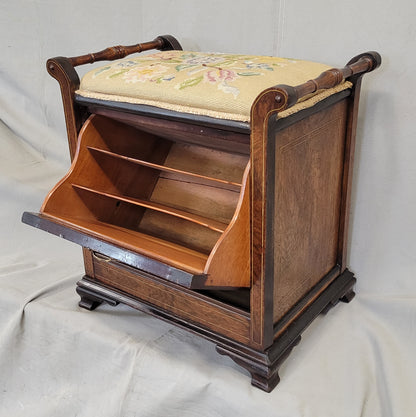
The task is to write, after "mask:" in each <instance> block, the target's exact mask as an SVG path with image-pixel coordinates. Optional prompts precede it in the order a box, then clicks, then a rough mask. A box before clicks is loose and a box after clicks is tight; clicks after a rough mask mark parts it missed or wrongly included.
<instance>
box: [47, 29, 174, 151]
mask: <svg viewBox="0 0 416 417" xmlns="http://www.w3.org/2000/svg"><path fill="white" fill-rule="evenodd" d="M151 49H157V50H159V51H166V50H171V49H177V50H182V47H181V45H180V43H179V42H178V41H177V40H176V39H175V38H174V37H173V36H171V35H163V36H158V37H157V38H156V39H154V40H153V41H150V42H144V43H138V44H137V45H131V46H121V45H120V46H113V47H110V48H106V49H104V50H102V51H100V52H94V53H90V54H86V55H81V56H76V57H72V58H67V57H62V56H60V57H55V58H51V59H48V61H47V62H46V68H47V70H48V73H49V74H50V75H51V76H52V77H53V78H55V79H56V80H57V81H58V83H59V86H60V88H61V95H62V102H63V105H64V112H65V123H66V130H67V133H68V143H69V151H70V155H71V159H72V158H73V157H74V155H75V150H76V145H77V137H78V132H79V130H80V128H81V126H82V123H83V122H84V121H85V118H86V114H85V109H83V108H81V107H80V106H78V105H77V104H76V103H75V101H74V95H75V91H76V90H77V89H78V88H79V84H80V80H79V77H78V74H77V72H76V71H75V68H74V67H76V66H79V65H84V64H92V63H93V62H97V61H106V60H107V61H113V60H115V59H120V58H124V57H125V56H127V55H130V54H133V53H136V52H143V51H149V50H151Z"/></svg>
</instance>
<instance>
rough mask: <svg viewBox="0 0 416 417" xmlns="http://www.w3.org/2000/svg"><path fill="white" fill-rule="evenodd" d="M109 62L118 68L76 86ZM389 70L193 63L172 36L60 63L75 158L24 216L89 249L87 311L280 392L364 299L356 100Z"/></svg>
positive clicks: (56, 62) (83, 290) (51, 67)
mask: <svg viewBox="0 0 416 417" xmlns="http://www.w3.org/2000/svg"><path fill="white" fill-rule="evenodd" d="M151 49H156V50H158V51H156V52H155V51H154V52H153V53H147V54H142V55H136V56H134V57H129V58H125V57H126V56H127V55H130V54H132V53H137V52H142V51H148V50H151ZM102 60H107V61H113V60H117V61H115V62H108V63H106V65H105V66H102V67H94V69H93V70H92V71H90V72H88V73H87V74H86V75H85V76H84V77H83V78H82V81H80V79H79V77H78V74H77V72H76V71H75V70H74V67H76V66H78V65H82V64H86V63H93V62H95V61H102ZM380 62H381V59H380V56H379V55H378V54H377V53H376V52H367V53H363V54H360V55H358V56H356V57H355V58H353V59H352V60H351V61H350V62H349V63H348V64H347V65H346V66H345V67H344V68H342V69H334V68H331V67H328V66H327V65H323V64H318V63H314V62H308V61H303V60H298V59H283V58H276V57H266V56H252V55H236V54H220V53H201V52H185V51H183V50H182V48H181V46H180V44H179V43H178V41H177V40H176V39H175V38H173V37H172V36H169V35H166V36H159V37H158V38H156V39H155V40H153V41H151V42H146V43H142V44H138V45H133V46H116V47H111V48H107V49H105V50H103V51H101V52H98V53H92V54H87V55H83V56H78V57H74V58H64V57H58V58H53V59H50V60H49V61H48V62H47V69H48V71H49V73H50V74H51V75H52V77H54V78H56V79H57V80H58V82H59V84H60V88H61V93H62V99H63V105H64V112H65V120H66V127H67V132H68V140H69V149H70V154H71V158H72V161H73V162H72V165H71V167H70V169H69V172H68V174H67V175H65V177H64V178H63V179H62V180H61V181H59V182H58V184H57V185H56V186H55V187H54V188H53V189H52V191H51V192H50V193H49V194H48V196H47V197H46V200H45V201H44V203H43V205H42V208H41V209H40V213H30V212H25V213H24V214H23V219H22V220H23V222H24V223H27V224H29V225H32V226H34V227H37V228H39V229H43V230H45V231H47V232H50V233H53V234H55V235H58V236H60V237H63V238H64V239H67V240H70V241H72V242H75V243H78V244H79V245H81V246H82V247H83V255H84V263H85V276H84V277H83V278H82V279H81V280H80V281H79V282H78V284H77V292H78V294H79V295H80V297H81V301H80V306H81V307H84V308H87V309H90V310H92V309H94V308H96V307H97V306H98V305H99V304H100V303H102V302H106V303H109V304H111V305H114V306H115V305H117V304H118V303H123V304H126V305H129V306H131V307H133V308H136V309H138V310H142V311H145V312H147V313H150V314H153V315H155V316H157V317H159V318H161V319H164V320H167V321H169V322H171V323H173V324H175V325H178V326H181V327H183V328H185V329H188V330H189V331H192V332H194V333H196V334H198V335H200V336H203V337H205V338H207V339H209V340H210V341H212V342H214V343H215V344H216V349H217V351H218V352H219V353H220V354H225V355H228V356H230V357H231V358H232V359H233V360H234V361H235V362H236V363H238V364H239V365H241V366H242V367H244V368H246V369H247V370H248V371H249V372H250V373H251V376H252V384H253V385H255V386H257V387H259V388H261V389H263V390H265V391H271V390H272V389H273V388H274V387H275V386H276V384H277V383H278V381H279V375H278V368H279V366H280V364H281V362H282V361H283V360H284V359H285V358H286V357H287V356H288V354H289V353H290V351H291V349H292V348H293V347H294V346H295V345H296V344H297V343H298V342H299V341H300V335H301V333H302V331H303V330H304V329H305V328H306V327H307V326H308V325H309V323H310V322H311V321H312V320H313V319H314V318H315V317H316V316H317V315H318V314H320V313H321V312H323V311H326V310H327V309H329V308H330V307H331V306H333V305H335V304H336V303H337V302H338V300H341V301H346V302H348V301H350V300H351V299H352V297H353V296H354V292H353V286H354V283H355V278H354V276H353V274H352V273H351V272H350V271H348V269H346V265H345V262H346V249H347V230H348V211H349V202H350V189H351V174H352V161H353V154H354V139H355V130H356V121H357V113H358V99H359V92H360V84H361V77H362V75H363V74H364V73H366V72H369V71H372V70H374V69H375V68H377V67H378V66H379V65H380Z"/></svg>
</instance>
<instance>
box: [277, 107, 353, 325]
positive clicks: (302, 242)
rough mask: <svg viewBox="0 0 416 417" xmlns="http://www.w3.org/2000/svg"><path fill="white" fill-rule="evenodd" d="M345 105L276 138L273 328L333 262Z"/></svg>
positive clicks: (334, 262) (316, 116)
mask: <svg viewBox="0 0 416 417" xmlns="http://www.w3.org/2000/svg"><path fill="white" fill-rule="evenodd" d="M346 110H347V102H346V101H345V100H343V101H341V102H340V103H337V104H335V105H334V106H332V107H331V108H328V109H325V110H323V111H321V112H319V113H317V114H314V115H312V116H310V117H308V118H306V119H304V120H302V121H299V122H298V123H296V124H295V125H292V126H290V127H288V128H286V129H284V130H283V131H278V132H277V133H276V135H275V141H276V143H275V178H274V183H275V192H274V216H273V218H274V224H273V229H274V254H273V262H274V268H273V269H274V274H273V275H274V313H273V320H274V322H276V321H277V320H279V319H281V318H282V317H283V315H284V314H285V313H286V312H287V311H288V310H289V309H290V308H291V307H292V306H293V305H294V304H295V303H296V302H297V301H298V300H299V299H300V298H301V297H302V296H303V295H304V294H306V293H307V292H308V291H309V290H310V289H311V288H312V287H313V286H314V285H315V284H317V283H318V281H319V280H320V279H321V278H322V277H324V276H325V275H326V274H327V273H328V272H329V271H330V270H331V269H332V268H334V267H335V265H336V261H337V250H338V230H339V222H340V218H339V216H340V200H341V182H342V177H343V172H342V168H343V155H344V142H345V127H346Z"/></svg>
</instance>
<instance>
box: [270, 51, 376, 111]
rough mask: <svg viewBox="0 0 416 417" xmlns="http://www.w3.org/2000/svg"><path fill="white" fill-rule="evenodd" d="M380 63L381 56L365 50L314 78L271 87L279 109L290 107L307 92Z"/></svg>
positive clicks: (370, 68)
mask: <svg viewBox="0 0 416 417" xmlns="http://www.w3.org/2000/svg"><path fill="white" fill-rule="evenodd" d="M380 64H381V57H380V55H379V54H378V53H377V52H373V51H370V52H365V53H363V54H360V55H357V56H356V57H354V58H352V59H351V60H350V61H349V62H348V64H347V65H346V66H345V67H344V68H341V69H338V68H331V69H329V70H327V71H324V72H323V73H322V74H321V75H319V76H318V77H317V78H315V79H314V80H309V81H306V82H305V83H303V84H300V85H298V86H296V87H292V86H289V85H283V84H281V85H277V86H275V87H273V89H277V90H278V92H277V94H276V97H275V100H276V102H277V103H278V104H279V111H283V110H286V109H287V108H289V107H292V106H293V105H295V104H296V103H297V102H298V101H299V100H300V99H301V98H303V97H305V96H306V95H308V94H312V93H315V92H316V91H318V90H324V89H329V88H333V87H336V86H337V85H339V84H341V83H343V82H344V81H345V80H347V79H349V78H352V77H354V76H358V75H359V74H363V73H366V72H370V71H373V70H375V69H376V68H377V67H379V66H380Z"/></svg>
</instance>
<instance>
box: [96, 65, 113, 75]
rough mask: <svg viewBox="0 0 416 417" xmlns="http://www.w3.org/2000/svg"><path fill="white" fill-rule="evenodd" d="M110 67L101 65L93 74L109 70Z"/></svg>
mask: <svg viewBox="0 0 416 417" xmlns="http://www.w3.org/2000/svg"><path fill="white" fill-rule="evenodd" d="M110 68H111V67H110V66H107V67H102V68H100V69H98V70H97V71H96V72H95V74H94V76H97V75H100V74H101V73H102V72H104V71H107V70H109V69H110Z"/></svg>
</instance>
